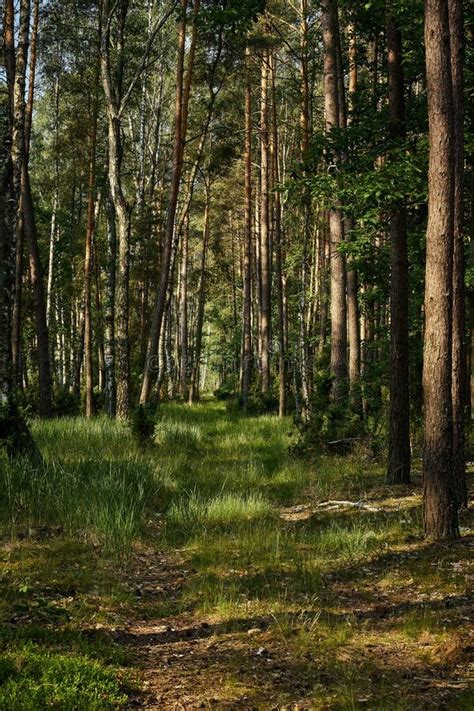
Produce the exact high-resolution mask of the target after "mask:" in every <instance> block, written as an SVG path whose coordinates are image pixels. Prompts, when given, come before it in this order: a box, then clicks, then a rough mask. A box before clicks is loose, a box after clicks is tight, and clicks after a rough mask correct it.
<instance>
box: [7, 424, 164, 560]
mask: <svg viewBox="0 0 474 711" xmlns="http://www.w3.org/2000/svg"><path fill="white" fill-rule="evenodd" d="M61 422H64V423H66V425H65V426H66V427H68V426H69V427H71V421H67V420H65V419H63V420H61ZM81 426H82V427H84V426H87V424H86V423H83V424H81ZM97 451H100V450H95V451H94V453H93V454H94V456H95V455H96V454H97ZM84 454H85V453H83V456H84ZM158 488H159V487H158V485H157V484H156V482H155V479H154V471H153V469H152V468H151V467H150V466H147V465H146V464H144V463H140V462H139V461H138V460H136V461H133V460H131V461H122V462H115V463H114V462H110V461H109V462H108V461H106V460H104V461H101V460H100V459H95V460H83V461H76V462H75V463H74V464H73V463H69V464H67V465H64V466H63V465H61V464H60V463H59V462H57V461H56V462H53V463H48V464H38V465H34V464H32V463H31V461H30V460H28V459H18V458H17V459H15V460H14V461H11V462H9V463H5V464H4V465H3V466H2V467H1V468H0V522H1V523H2V524H3V525H4V526H8V528H9V529H10V531H11V532H12V533H13V534H15V533H16V532H17V531H18V530H21V529H24V528H25V527H31V526H33V527H35V526H44V525H46V526H56V527H58V526H59V527H61V528H62V529H63V530H65V531H67V532H69V533H71V534H79V535H82V536H84V537H86V538H89V539H92V540H96V541H97V542H98V543H100V544H101V545H102V546H104V547H105V548H107V549H109V550H111V551H115V552H116V553H117V554H122V553H126V552H127V550H128V549H129V548H130V546H131V544H132V542H133V541H134V540H135V539H136V538H137V536H138V535H139V534H140V532H141V531H142V529H143V521H144V515H145V511H146V508H147V506H148V505H149V502H150V501H151V499H152V498H153V497H154V496H155V495H156V493H157V491H158Z"/></svg>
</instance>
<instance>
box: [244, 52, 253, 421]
mask: <svg viewBox="0 0 474 711" xmlns="http://www.w3.org/2000/svg"><path fill="white" fill-rule="evenodd" d="M245 59H246V86H245V145H244V183H245V184H244V250H243V251H244V256H243V274H242V276H243V312H242V378H241V397H242V407H243V409H244V411H245V410H246V408H247V401H248V396H249V390H250V383H251V379H252V261H253V260H252V85H251V78H250V49H249V48H248V47H247V49H246V53H245Z"/></svg>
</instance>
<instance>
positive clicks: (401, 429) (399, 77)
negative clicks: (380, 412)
mask: <svg viewBox="0 0 474 711" xmlns="http://www.w3.org/2000/svg"><path fill="white" fill-rule="evenodd" d="M387 51H388V92H389V97H388V98H389V112H390V114H389V128H390V135H391V137H392V139H393V140H394V141H395V142H396V141H398V140H400V139H401V138H402V137H403V135H404V132H405V126H404V124H405V99H404V78H403V63H402V36H401V32H400V29H399V28H398V26H397V23H396V19H395V16H394V14H393V10H392V8H391V7H390V5H389V8H388V14H387ZM390 268H391V280H390V410H389V448H388V468H387V483H389V484H409V483H410V460H411V452H410V394H409V392H410V391H409V346H408V318H409V314H408V291H409V286H408V250H407V214H406V206H405V201H404V200H400V201H398V202H397V203H396V204H395V205H393V206H392V208H391V214H390Z"/></svg>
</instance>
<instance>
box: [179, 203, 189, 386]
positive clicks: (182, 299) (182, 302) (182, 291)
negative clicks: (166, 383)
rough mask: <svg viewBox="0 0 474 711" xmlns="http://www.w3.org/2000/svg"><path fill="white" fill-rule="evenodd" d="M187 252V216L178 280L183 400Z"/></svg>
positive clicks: (186, 334)
mask: <svg viewBox="0 0 474 711" xmlns="http://www.w3.org/2000/svg"><path fill="white" fill-rule="evenodd" d="M188 254H189V216H188V217H187V219H186V224H185V225H184V230H183V234H182V241H181V262H180V282H179V328H180V334H179V335H180V339H179V340H180V363H179V394H180V396H181V397H182V398H183V399H184V400H185V399H186V398H187V396H188V357H189V354H188V340H189V339H188Z"/></svg>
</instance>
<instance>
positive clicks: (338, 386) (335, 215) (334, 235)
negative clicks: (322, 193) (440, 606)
mask: <svg viewBox="0 0 474 711" xmlns="http://www.w3.org/2000/svg"><path fill="white" fill-rule="evenodd" d="M322 8H323V13H322V18H321V22H322V27H323V44H324V106H325V115H326V132H327V134H328V135H329V134H330V133H331V131H332V130H333V129H335V128H336V129H337V128H338V127H339V100H338V98H339V97H338V84H337V36H338V17H337V0H323V2H322ZM329 235H330V241H331V366H330V368H331V375H332V377H333V387H332V398H333V400H334V401H336V402H337V401H339V400H341V399H343V398H344V397H345V395H346V392H347V323H346V268H345V258H344V255H343V254H341V253H340V251H339V246H340V245H341V244H342V242H343V240H344V227H343V219H342V214H341V211H340V209H338V208H337V207H336V208H331V209H330V210H329Z"/></svg>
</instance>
